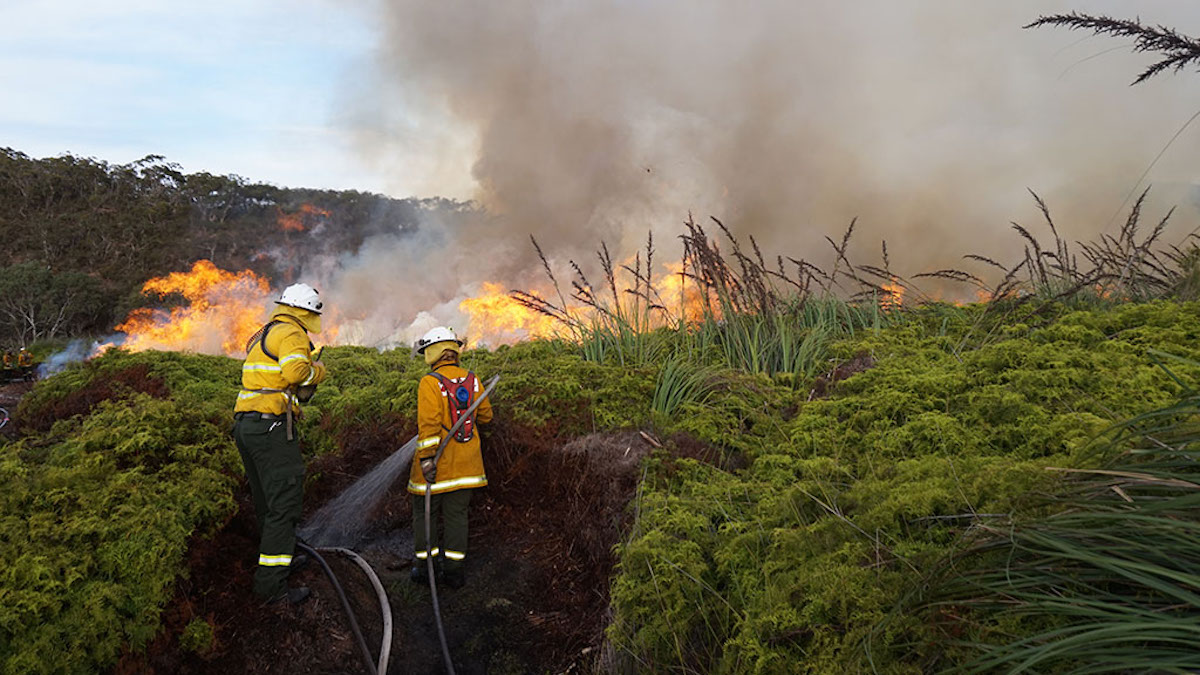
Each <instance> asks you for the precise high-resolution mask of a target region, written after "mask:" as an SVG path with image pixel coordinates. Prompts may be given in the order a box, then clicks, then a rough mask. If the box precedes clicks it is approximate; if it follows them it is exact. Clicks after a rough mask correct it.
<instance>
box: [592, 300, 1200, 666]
mask: <svg viewBox="0 0 1200 675" xmlns="http://www.w3.org/2000/svg"><path fill="white" fill-rule="evenodd" d="M982 311H985V310H984V308H973V309H971V310H966V311H957V310H956V311H955V312H954V314H956V315H960V316H959V318H958V323H957V326H958V328H959V329H965V328H966V327H969V326H971V325H973V322H974V319H975V318H976V317H973V316H972V314H976V313H979V312H982ZM1197 312H1200V305H1196V304H1194V303H1193V304H1172V303H1152V304H1144V305H1125V306H1118V307H1116V308H1113V309H1096V310H1092V311H1077V312H1070V313H1067V314H1065V315H1064V316H1062V317H1061V318H1059V319H1058V320H1057V321H1055V322H1053V323H1051V324H1049V325H1046V326H1043V327H1031V326H1029V325H1024V324H1020V323H1013V324H1010V325H1008V326H1006V327H1005V329H1004V331H1003V335H1002V336H1000V337H997V338H995V339H994V340H992V341H991V342H989V343H988V344H986V345H983V346H980V347H978V348H975V349H972V350H969V351H962V350H960V349H959V346H960V344H961V339H960V338H961V336H960V334H956V333H958V332H959V331H958V330H954V328H955V324H953V323H951V324H949V325H947V324H945V323H944V322H943V319H944V318H945V314H946V313H945V312H944V311H940V310H939V308H936V307H931V308H928V309H925V310H921V311H917V312H914V313H912V314H911V315H910V317H909V320H908V321H907V322H906V323H905V324H904V325H902V326H896V327H893V328H890V329H887V330H884V331H882V332H880V333H879V334H877V335H868V336H865V337H863V338H862V339H854V340H844V341H841V342H838V343H836V344H834V345H833V347H832V352H833V354H834V355H835V358H836V359H838V360H842V361H848V360H850V359H852V358H853V357H854V356H855V355H858V354H861V353H863V352H866V353H868V354H870V355H871V358H872V361H873V362H874V366H873V367H871V368H870V369H868V370H866V371H864V372H861V373H859V374H856V375H854V376H853V377H850V378H848V379H846V380H844V381H842V382H839V383H838V384H836V385H835V386H834V387H833V390H832V395H831V396H829V397H828V398H823V399H814V400H811V401H807V400H803V401H800V402H799V403H798V409H797V410H796V412H795V413H794V416H793V417H791V419H786V416H787V415H786V410H783V409H782V408H783V406H784V405H796V402H795V401H794V399H789V398H788V396H787V395H786V394H784V393H783V392H780V391H779V390H778V387H777V385H775V384H774V383H772V382H771V381H769V380H766V379H761V380H759V381H758V382H757V383H756V384H755V385H754V386H755V388H757V389H758V390H760V391H763V392H771V393H770V394H767V395H766V396H764V397H763V400H760V401H754V400H753V399H751V400H750V401H746V403H748V404H749V405H747V409H744V410H743V411H742V414H741V415H739V416H737V417H736V418H734V419H722V420H721V421H720V422H717V423H714V422H713V421H711V419H710V418H711V417H713V416H720V415H725V414H728V411H727V410H722V407H721V406H717V407H710V406H700V405H697V406H694V407H692V408H691V409H688V410H686V411H685V412H682V413H680V414H676V415H675V418H674V419H673V420H672V421H671V426H672V427H673V428H676V429H680V430H686V431H689V432H691V433H693V434H696V435H697V436H700V437H702V438H706V440H709V441H710V442H713V443H717V444H719V445H721V446H723V447H727V448H736V449H738V450H739V451H741V452H744V453H746V454H747V455H748V456H749V457H750V459H751V462H750V465H749V467H748V468H747V469H746V470H744V471H742V472H739V473H732V472H727V471H722V470H720V469H718V468H715V467H712V466H708V465H704V464H699V463H697V462H693V461H690V460H667V459H666V458H660V460H659V461H658V463H657V464H656V465H655V469H656V470H654V471H652V472H651V473H650V478H649V479H648V482H647V484H646V485H645V486H644V490H643V494H642V496H641V502H640V503H639V504H638V511H639V513H640V514H641V517H640V520H639V522H638V526H637V531H636V532H634V533H633V534H632V536H631V537H630V539H629V541H628V542H627V544H626V545H625V546H624V547H623V549H622V558H621V574H620V575H619V576H618V577H617V579H616V580H615V582H614V588H613V602H614V605H615V608H616V620H615V622H614V624H613V626H612V627H611V629H610V637H611V638H612V639H613V640H614V642H616V643H617V644H618V645H619V646H620V647H621V648H622V649H623V650H625V652H626V653H627V654H629V655H630V658H631V659H632V660H633V661H634V662H635V663H636V664H637V667H638V668H639V669H644V670H652V671H657V670H662V671H667V670H672V669H674V668H678V667H683V668H684V669H685V670H686V671H689V672H765V673H795V672H812V673H842V672H870V671H871V670H872V669H874V670H876V671H878V672H895V673H905V672H911V673H920V672H929V671H931V670H933V671H936V670H940V669H942V668H945V669H947V670H950V671H952V672H953V671H954V668H955V666H956V663H957V662H956V658H958V657H957V652H956V651H955V650H954V649H948V648H947V643H946V642H945V641H944V640H942V639H941V637H940V636H939V635H938V634H937V631H936V630H935V627H934V626H933V625H931V624H930V623H929V622H927V621H926V618H925V617H924V615H923V614H922V613H920V612H915V611H914V612H911V613H907V614H902V615H899V616H897V615H895V614H890V610H891V609H892V608H893V607H894V606H896V605H897V604H898V603H900V602H901V601H903V600H905V599H906V598H907V597H908V596H909V595H910V594H911V593H913V592H914V590H915V589H918V588H920V587H921V585H922V584H923V583H925V582H926V580H927V578H928V577H929V576H930V575H931V574H932V573H933V571H934V569H936V568H937V567H938V566H939V565H940V564H942V561H944V560H945V559H946V558H947V557H948V556H950V555H952V554H954V553H955V552H956V551H957V550H958V549H959V547H960V546H961V545H962V544H963V542H964V538H969V536H970V535H971V533H972V532H973V531H975V530H977V529H979V528H985V527H987V528H1006V527H1008V526H1009V524H1010V523H1012V522H1022V519H1025V518H1032V517H1037V516H1039V515H1041V514H1043V513H1045V512H1046V510H1047V509H1048V508H1049V507H1048V506H1047V505H1046V504H1045V503H1044V501H1039V500H1033V499H1031V498H1030V495H1031V494H1035V493H1044V492H1048V491H1054V490H1056V489H1057V486H1058V485H1059V483H1060V482H1061V476H1062V473H1059V472H1054V471H1047V467H1076V468H1078V467H1087V466H1094V465H1095V463H1096V462H1097V461H1098V460H1097V458H1096V455H1095V453H1094V451H1093V449H1092V440H1093V439H1094V438H1095V437H1096V436H1097V435H1098V434H1100V433H1101V432H1102V431H1104V430H1105V429H1106V428H1108V427H1109V426H1111V425H1112V424H1114V423H1117V422H1119V421H1121V420H1123V419H1125V418H1127V417H1130V416H1134V415H1138V414H1142V413H1146V412H1148V411H1151V410H1154V409H1156V408H1159V407H1162V406H1167V405H1170V404H1172V403H1173V402H1174V401H1175V400H1176V399H1177V397H1179V396H1180V395H1181V394H1182V393H1183V392H1184V388H1183V387H1182V386H1181V384H1180V383H1179V382H1178V381H1177V379H1176V378H1179V379H1181V380H1184V381H1192V382H1195V381H1196V377H1197V376H1200V368H1197V367H1196V366H1195V365H1194V364H1185V363H1178V362H1176V363H1174V364H1173V365H1172V370H1173V374H1172V375H1173V376H1172V375H1168V374H1167V373H1166V372H1165V371H1164V370H1163V369H1161V368H1160V367H1159V366H1158V365H1156V364H1155V361H1154V357H1153V356H1152V355H1151V354H1149V353H1148V350H1149V349H1156V350H1161V351H1163V352H1168V353H1171V354H1176V355H1180V356H1184V357H1188V358H1195V357H1196V356H1198V355H1200V350H1198V346H1200V345H1197V342H1196V337H1197V335H1200V332H1198V331H1200V319H1197ZM802 393H803V392H802ZM739 399H742V400H744V397H739ZM772 403H774V404H775V405H776V406H779V407H778V408H775V409H774V410H772V411H771V414H767V415H763V416H756V415H755V412H757V410H755V408H757V405H765V406H767V407H768V409H770V406H771V405H772ZM885 618H887V619H888V621H887V622H886V623H885V622H884V619H885ZM881 626H882V627H881ZM1008 627H1009V628H1010V629H1011V630H1017V631H1020V630H1022V629H1023V626H1015V627H1014V626H1013V625H1009V626H1008ZM942 629H944V626H943V627H942ZM959 629H964V626H959ZM1018 634H1019V633H1018ZM991 638H992V639H1004V636H1003V635H1001V634H1000V633H997V632H993V633H992V634H991Z"/></svg>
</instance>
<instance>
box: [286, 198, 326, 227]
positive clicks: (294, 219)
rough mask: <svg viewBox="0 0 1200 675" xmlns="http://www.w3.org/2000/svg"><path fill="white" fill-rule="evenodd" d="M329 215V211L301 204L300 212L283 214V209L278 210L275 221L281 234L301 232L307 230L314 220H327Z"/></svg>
mask: <svg viewBox="0 0 1200 675" xmlns="http://www.w3.org/2000/svg"><path fill="white" fill-rule="evenodd" d="M329 215H330V214H329V211H326V210H325V209H321V208H317V207H316V206H313V205H312V204H301V205H300V210H298V211H296V212H295V213H284V212H283V209H279V213H278V215H277V216H276V219H275V220H276V222H277V223H279V229H280V230H281V231H283V232H303V231H305V230H307V229H308V224H310V223H311V222H312V221H313V220H315V219H316V218H318V217H322V218H328V217H329Z"/></svg>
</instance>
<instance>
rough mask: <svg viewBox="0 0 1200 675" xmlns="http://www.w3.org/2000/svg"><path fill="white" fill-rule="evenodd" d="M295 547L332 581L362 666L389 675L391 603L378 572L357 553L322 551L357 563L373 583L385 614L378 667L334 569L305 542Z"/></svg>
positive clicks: (332, 549)
mask: <svg viewBox="0 0 1200 675" xmlns="http://www.w3.org/2000/svg"><path fill="white" fill-rule="evenodd" d="M296 547H297V548H299V549H301V550H303V551H304V552H306V553H308V554H309V555H310V556H312V557H313V558H314V559H315V560H316V561H317V562H318V563H319V564H320V565H321V569H323V570H324V571H325V576H327V577H329V582H330V584H332V585H333V590H334V591H336V592H337V596H338V599H339V600H341V603H342V610H343V611H345V613H346V620H347V622H349V624H350V632H351V633H353V634H354V641H355V643H356V644H357V645H358V651H359V655H360V656H361V657H362V659H363V665H364V666H365V667H366V669H367V673H369V674H370V675H386V673H387V667H388V658H389V656H390V652H391V647H392V608H391V604H390V603H389V602H388V599H387V594H386V593H384V591H383V584H381V583H380V582H379V577H378V576H376V575H375V571H374V570H373V569H371V566H370V565H369V564H367V561H365V560H363V559H362V558H361V557H360V556H359V555H358V554H357V553H355V552H354V551H351V550H349V549H345V548H322V549H320V550H321V551H325V552H326V553H330V552H333V553H340V554H342V555H344V556H346V557H348V558H350V559H351V560H353V561H354V562H355V563H357V564H358V566H359V567H361V568H362V569H363V571H364V572H366V574H367V577H368V578H369V579H370V580H371V585H372V586H373V587H374V589H375V593H376V595H378V596H379V607H380V611H381V612H382V613H383V637H382V639H381V642H380V646H379V663H378V664H376V663H375V662H374V661H372V660H371V650H370V648H369V647H367V641H366V639H364V638H363V634H362V629H360V628H359V626H358V619H357V618H356V617H355V615H354V610H353V609H352V608H351V607H350V600H349V599H348V598H347V597H346V591H345V590H344V589H343V588H342V584H341V583H340V582H338V579H337V575H335V574H334V573H333V569H332V568H330V567H329V563H328V562H326V561H325V558H323V557H321V554H320V553H318V552H317V549H314V548H312V547H311V546H309V545H308V544H305V543H304V542H302V541H297V542H296Z"/></svg>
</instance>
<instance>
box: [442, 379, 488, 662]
mask: <svg viewBox="0 0 1200 675" xmlns="http://www.w3.org/2000/svg"><path fill="white" fill-rule="evenodd" d="M499 381H500V376H499V375H496V376H494V377H492V379H490V380H488V383H487V384H486V385H484V387H483V393H482V394H480V395H479V398H477V399H475V402H474V403H472V404H471V406H470V407H469V408H467V409H466V411H465V412H464V413H463V414H461V415H459V416H458V421H457V422H455V423H454V425H453V426H451V427H450V430H449V431H447V432H446V434H445V435H444V436H442V442H441V443H438V449H437V453H436V454H435V455H434V456H433V470H434V471H435V472H436V471H437V464H438V460H440V459H441V458H442V452H444V451H445V450H446V444H447V443H449V442H450V439H451V438H454V434H456V433H458V430H459V429H460V428H461V427H462V425H463V423H464V422H466V421H467V420H468V419H471V416H472V415H474V414H475V409H476V408H478V407H479V404H480V403H482V402H483V399H485V398H487V396H488V394H490V393H492V389H494V388H495V386H496V383H497V382H499ZM432 502H433V484H432V483H431V482H430V481H429V480H428V479H426V481H425V565H426V569H427V571H428V574H429V592H430V594H431V595H432V596H433V618H434V620H435V621H436V622H437V634H438V642H440V643H441V645H442V660H443V661H444V662H445V664H446V672H447V673H449V674H450V675H455V673H454V663H453V662H452V661H451V660H450V648H449V647H448V646H447V645H446V629H445V628H443V627H442V606H441V603H439V602H438V593H437V580H435V579H434V576H435V575H434V571H433V526H432V523H431V522H430V516H429V513H430V511H432Z"/></svg>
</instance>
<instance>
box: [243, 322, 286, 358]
mask: <svg viewBox="0 0 1200 675" xmlns="http://www.w3.org/2000/svg"><path fill="white" fill-rule="evenodd" d="M279 323H283V322H282V321H280V320H278V319H272V320H271V321H268V322H267V325H265V326H263V327H262V328H259V329H258V332H256V333H255V334H254V335H251V336H250V339H249V340H247V341H246V353H247V354H249V353H250V351H251V350H253V349H254V345H256V344H259V343H262V350H263V353H264V354H266V355H267V358H269V359H271V360H272V361H278V360H279V357H278V356H276V355H274V354H272V353H271V352H270V351H268V350H267V333H269V332H270V331H271V328H272V327H273V326H275V324H279Z"/></svg>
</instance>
